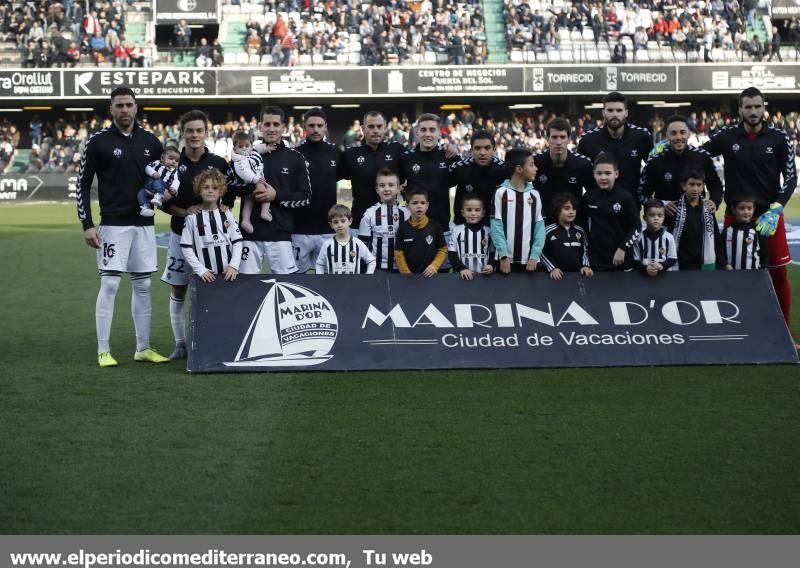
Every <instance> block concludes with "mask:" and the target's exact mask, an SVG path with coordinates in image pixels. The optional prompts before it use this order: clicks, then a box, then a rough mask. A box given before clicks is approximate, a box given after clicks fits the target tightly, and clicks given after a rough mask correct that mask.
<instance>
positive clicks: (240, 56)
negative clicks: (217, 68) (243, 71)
mask: <svg viewBox="0 0 800 568" xmlns="http://www.w3.org/2000/svg"><path fill="white" fill-rule="evenodd" d="M249 61H250V56H249V55H247V54H246V53H244V52H242V53H237V54H236V64H237V65H247V63H248V62H249Z"/></svg>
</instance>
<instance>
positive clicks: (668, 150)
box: [638, 114, 722, 215]
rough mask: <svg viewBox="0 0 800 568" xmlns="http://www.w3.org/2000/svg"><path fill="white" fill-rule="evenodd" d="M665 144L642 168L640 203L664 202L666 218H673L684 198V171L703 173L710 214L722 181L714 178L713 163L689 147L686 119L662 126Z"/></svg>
mask: <svg viewBox="0 0 800 568" xmlns="http://www.w3.org/2000/svg"><path fill="white" fill-rule="evenodd" d="M664 131H665V132H666V136H667V138H666V141H665V142H663V143H659V144H658V145H657V146H656V147H655V149H654V150H653V154H654V155H651V157H650V159H649V160H647V163H646V164H645V166H644V170H643V171H642V177H641V180H640V181H639V194H638V197H639V203H641V204H642V205H644V203H646V202H647V201H649V200H650V199H652V198H655V199H660V200H661V201H664V202H665V205H666V207H665V210H666V214H667V215H675V212H676V211H677V207H678V206H677V202H678V201H679V200H680V199H681V197H682V196H683V189H682V188H681V180H682V179H683V174H684V172H686V171H689V170H690V169H692V170H699V171H701V172H704V173H705V182H706V188H708V193H709V195H710V199H706V200H705V204H706V207H708V208H709V210H710V211H711V212H712V213H713V212H714V211H716V210H717V207H718V206H719V204H720V203H721V202H722V181H720V179H719V176H718V175H717V170H716V168H715V167H714V160H713V159H712V158H711V155H710V154H709V153H708V152H706V151H705V150H703V149H701V148H694V147H692V146H690V145H689V143H688V142H689V133H690V130H689V126H688V123H687V121H686V118H685V117H683V116H680V115H677V114H676V115H674V116H671V117H669V118H668V119H667V121H666V123H665V125H664Z"/></svg>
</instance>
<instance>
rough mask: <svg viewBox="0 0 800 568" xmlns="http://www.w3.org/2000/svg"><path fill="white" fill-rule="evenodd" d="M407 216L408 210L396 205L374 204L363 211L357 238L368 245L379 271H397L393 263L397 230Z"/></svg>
mask: <svg viewBox="0 0 800 568" xmlns="http://www.w3.org/2000/svg"><path fill="white" fill-rule="evenodd" d="M409 216H410V215H409V213H408V209H406V208H405V207H403V206H402V205H397V204H396V203H376V204H375V205H373V206H372V207H369V208H368V209H367V210H366V211H364V215H363V217H361V224H360V226H359V228H358V236H359V238H361V240H363V241H364V242H365V243H367V244H368V245H369V248H370V249H371V251H372V254H374V255H375V258H376V259H377V267H378V268H379V269H381V270H396V269H397V265H396V264H395V262H394V249H395V240H396V236H397V228H398V227H399V226H400V223H402V222H403V221H405V220H406V219H408V218H409Z"/></svg>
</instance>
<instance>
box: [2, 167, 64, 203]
mask: <svg viewBox="0 0 800 568" xmlns="http://www.w3.org/2000/svg"><path fill="white" fill-rule="evenodd" d="M77 181H78V177H77V176H76V175H75V174H66V173H32V174H2V175H0V201H24V200H31V201H66V200H71V199H75V198H76V197H77V194H76V191H77Z"/></svg>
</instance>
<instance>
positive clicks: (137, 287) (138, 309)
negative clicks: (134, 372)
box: [131, 274, 153, 351]
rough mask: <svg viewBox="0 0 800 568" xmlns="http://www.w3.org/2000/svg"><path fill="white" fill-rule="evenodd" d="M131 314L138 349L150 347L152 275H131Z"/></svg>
mask: <svg viewBox="0 0 800 568" xmlns="http://www.w3.org/2000/svg"><path fill="white" fill-rule="evenodd" d="M131 289H132V290H131V314H132V315H133V326H134V327H135V328H136V351H143V350H145V349H147V348H148V347H150V317H151V314H152V311H153V310H152V303H151V299H150V275H149V274H132V275H131Z"/></svg>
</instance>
